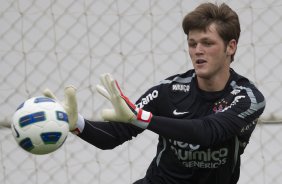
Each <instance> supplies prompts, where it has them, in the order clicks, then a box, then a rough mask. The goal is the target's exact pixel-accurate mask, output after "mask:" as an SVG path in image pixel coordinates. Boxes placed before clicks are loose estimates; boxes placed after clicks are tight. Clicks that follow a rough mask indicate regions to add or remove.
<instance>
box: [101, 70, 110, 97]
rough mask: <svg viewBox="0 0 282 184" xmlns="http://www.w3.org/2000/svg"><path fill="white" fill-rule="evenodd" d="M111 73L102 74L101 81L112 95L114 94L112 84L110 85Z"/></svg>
mask: <svg viewBox="0 0 282 184" xmlns="http://www.w3.org/2000/svg"><path fill="white" fill-rule="evenodd" d="M110 78H111V77H110V74H109V73H105V74H102V75H101V76H100V81H101V83H102V85H103V86H104V88H105V89H106V90H107V91H108V94H109V95H110V96H112V91H111V90H110V86H109V81H110Z"/></svg>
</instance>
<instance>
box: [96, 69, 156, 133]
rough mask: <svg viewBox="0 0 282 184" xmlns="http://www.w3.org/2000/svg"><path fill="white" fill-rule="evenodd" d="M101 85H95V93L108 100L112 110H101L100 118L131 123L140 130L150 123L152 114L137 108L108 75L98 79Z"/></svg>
mask: <svg viewBox="0 0 282 184" xmlns="http://www.w3.org/2000/svg"><path fill="white" fill-rule="evenodd" d="M100 80H101V83H102V85H99V84H98V85H97V86H96V89H97V91H98V92H99V93H100V94H101V95H102V96H104V97H105V98H106V99H108V100H109V101H110V102H111V103H112V105H113V108H114V109H104V110H102V114H101V116H102V118H103V119H104V120H106V121H115V122H123V123H132V124H134V125H136V126H138V127H140V128H144V129H145V128H146V127H147V126H148V124H149V122H150V121H151V118H152V113H150V112H147V111H144V110H142V109H140V108H137V107H136V106H135V104H133V103H132V102H131V101H130V100H129V99H128V98H127V97H126V96H125V95H124V94H123V93H122V91H121V89H120V87H119V85H118V83H117V81H116V80H114V79H113V78H112V77H111V75H110V74H103V75H101V77H100Z"/></svg>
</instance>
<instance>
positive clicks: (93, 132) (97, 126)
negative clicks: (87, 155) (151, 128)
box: [78, 119, 143, 150]
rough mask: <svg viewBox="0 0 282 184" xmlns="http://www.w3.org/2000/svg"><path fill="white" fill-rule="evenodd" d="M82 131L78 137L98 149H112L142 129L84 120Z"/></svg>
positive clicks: (121, 124)
mask: <svg viewBox="0 0 282 184" xmlns="http://www.w3.org/2000/svg"><path fill="white" fill-rule="evenodd" d="M84 122H85V125H84V129H83V131H82V132H81V134H79V135H78V136H79V137H80V138H82V139H83V140H85V141H86V142H88V143H90V144H92V145H94V146H96V147H98V148H100V149H103V150H105V149H112V148H114V147H116V146H119V145H121V144H122V143H124V142H125V141H128V140H131V139H132V137H136V136H137V135H138V134H139V133H141V132H142V131H143V129H141V128H139V127H135V126H133V125H130V124H124V123H117V122H116V123H110V122H102V121H89V120H86V119H84Z"/></svg>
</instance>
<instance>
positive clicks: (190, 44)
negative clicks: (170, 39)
mask: <svg viewBox="0 0 282 184" xmlns="http://www.w3.org/2000/svg"><path fill="white" fill-rule="evenodd" d="M188 46H189V47H191V48H196V46H197V43H196V42H188Z"/></svg>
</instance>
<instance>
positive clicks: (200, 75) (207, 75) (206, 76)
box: [195, 70, 210, 79]
mask: <svg viewBox="0 0 282 184" xmlns="http://www.w3.org/2000/svg"><path fill="white" fill-rule="evenodd" d="M195 73H196V76H197V77H198V78H203V79H209V78H210V73H208V72H204V71H199V70H195Z"/></svg>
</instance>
